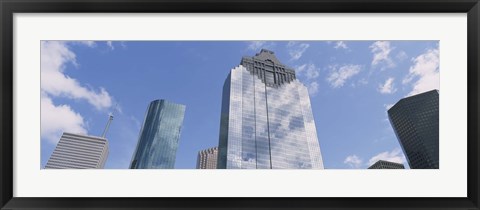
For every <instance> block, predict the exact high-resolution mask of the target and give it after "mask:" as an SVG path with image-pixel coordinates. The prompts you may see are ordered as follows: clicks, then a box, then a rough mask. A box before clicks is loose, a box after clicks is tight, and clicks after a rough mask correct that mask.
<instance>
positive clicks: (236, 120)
mask: <svg viewBox="0 0 480 210" xmlns="http://www.w3.org/2000/svg"><path fill="white" fill-rule="evenodd" d="M218 150H219V154H218V163H217V168H223V169H225V168H226V169H281V168H283V169H308V168H315V169H323V162H322V156H321V153H320V145H319V143H318V139H317V132H316V128H315V122H314V119H313V114H312V109H311V107H310V97H309V95H308V91H307V88H306V87H305V86H304V85H303V84H302V83H300V82H299V81H298V80H297V79H296V76H295V71H294V70H293V69H291V68H289V67H287V66H285V65H283V64H282V63H281V62H280V61H279V60H278V59H277V58H276V56H275V55H274V53H273V52H272V51H269V50H265V49H262V50H261V52H260V53H257V54H256V55H255V56H253V57H243V58H242V60H241V62H240V65H239V66H237V67H235V68H233V69H232V70H231V71H230V74H229V75H228V77H227V79H226V80H225V83H224V86H223V98H222V111H221V119H220V137H219V148H218Z"/></svg>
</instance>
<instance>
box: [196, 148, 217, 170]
mask: <svg viewBox="0 0 480 210" xmlns="http://www.w3.org/2000/svg"><path fill="white" fill-rule="evenodd" d="M217 154H218V148H217V147H212V148H208V149H204V150H201V151H199V152H198V156H197V169H216V168H217Z"/></svg>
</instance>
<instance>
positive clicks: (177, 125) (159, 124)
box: [130, 99, 185, 169]
mask: <svg viewBox="0 0 480 210" xmlns="http://www.w3.org/2000/svg"><path fill="white" fill-rule="evenodd" d="M184 114H185V106H184V105H181V104H175V103H172V102H168V101H166V100H163V99H162V100H155V101H152V102H151V103H150V105H149V106H148V109H147V112H146V114H145V119H144V121H143V125H142V129H141V130H140V136H139V138H138V143H137V148H136V149H135V152H134V153H133V157H132V162H131V164H130V168H131V169H140V168H142V169H154V168H174V166H175V157H176V154H177V148H178V141H179V139H180V131H181V128H182V123H183V117H184Z"/></svg>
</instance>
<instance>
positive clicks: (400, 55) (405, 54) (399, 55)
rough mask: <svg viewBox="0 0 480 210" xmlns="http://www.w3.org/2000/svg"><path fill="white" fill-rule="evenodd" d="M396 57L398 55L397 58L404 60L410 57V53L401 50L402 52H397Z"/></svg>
mask: <svg viewBox="0 0 480 210" xmlns="http://www.w3.org/2000/svg"><path fill="white" fill-rule="evenodd" d="M396 57H397V60H399V61H403V60H405V59H407V58H408V55H407V53H406V52H405V51H400V52H398V53H397V56H396Z"/></svg>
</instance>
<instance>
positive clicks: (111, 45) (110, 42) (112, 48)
mask: <svg viewBox="0 0 480 210" xmlns="http://www.w3.org/2000/svg"><path fill="white" fill-rule="evenodd" d="M107 45H108V47H110V49H111V50H114V49H115V47H114V46H113V43H112V41H107Z"/></svg>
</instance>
